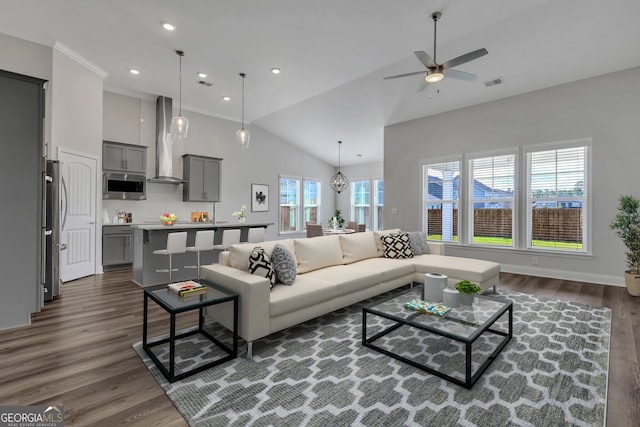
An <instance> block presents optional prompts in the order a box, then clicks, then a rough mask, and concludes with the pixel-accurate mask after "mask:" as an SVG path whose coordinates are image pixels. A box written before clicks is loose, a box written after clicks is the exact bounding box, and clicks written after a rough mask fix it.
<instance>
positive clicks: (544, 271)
mask: <svg viewBox="0 0 640 427" xmlns="http://www.w3.org/2000/svg"><path fill="white" fill-rule="evenodd" d="M500 271H504V272H505V273H514V274H526V275H528V276H538V277H549V278H551V279H561V280H573V281H576V282H587V283H597V284H600V285H610V286H622V287H624V286H625V284H624V274H622V273H621V274H620V276H609V275H605V274H593V273H580V272H576V271H563V270H550V269H548V268H539V267H528V266H522V265H513V264H500Z"/></svg>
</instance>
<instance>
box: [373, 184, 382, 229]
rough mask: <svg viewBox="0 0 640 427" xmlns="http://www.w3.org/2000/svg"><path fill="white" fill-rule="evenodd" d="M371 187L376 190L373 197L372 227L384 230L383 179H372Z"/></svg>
mask: <svg viewBox="0 0 640 427" xmlns="http://www.w3.org/2000/svg"><path fill="white" fill-rule="evenodd" d="M373 188H375V191H376V192H375V194H374V198H373V206H374V209H373V229H374V230H384V221H383V219H384V218H383V215H382V211H383V210H384V180H383V179H374V180H373Z"/></svg>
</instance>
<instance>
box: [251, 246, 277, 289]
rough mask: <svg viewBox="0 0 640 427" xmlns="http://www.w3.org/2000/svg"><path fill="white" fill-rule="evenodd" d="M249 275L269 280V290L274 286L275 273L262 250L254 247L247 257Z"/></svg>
mask: <svg viewBox="0 0 640 427" xmlns="http://www.w3.org/2000/svg"><path fill="white" fill-rule="evenodd" d="M249 273H251V274H255V275H256V276H261V277H265V278H267V279H269V283H270V285H271V288H273V285H275V284H276V272H275V271H274V270H273V265H272V264H271V260H270V259H269V255H267V254H266V252H265V251H264V249H262V248H261V247H260V246H256V247H255V248H253V250H252V251H251V255H249Z"/></svg>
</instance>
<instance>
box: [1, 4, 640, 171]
mask: <svg viewBox="0 0 640 427" xmlns="http://www.w3.org/2000/svg"><path fill="white" fill-rule="evenodd" d="M435 11H441V12H442V18H441V20H440V21H439V22H438V46H437V55H438V60H439V61H438V62H443V61H446V60H448V59H451V58H454V57H456V56H458V55H461V54H463V53H466V52H469V51H471V50H475V49H479V48H483V47H484V48H486V49H487V50H488V51H489V54H488V55H486V56H484V57H482V58H479V59H477V60H475V61H472V62H469V63H467V64H464V65H462V66H460V67H457V69H459V70H461V71H466V72H469V73H473V74H476V75H477V76H478V79H477V81H475V82H465V81H459V80H451V79H446V78H445V80H443V81H442V82H439V83H436V84H432V85H427V84H426V83H425V82H424V79H423V76H421V75H416V76H412V77H407V78H403V79H396V80H383V77H385V76H389V75H394V74H401V73H408V72H413V71H420V70H422V69H423V66H422V65H421V63H420V62H419V61H418V60H417V59H416V57H415V56H414V54H413V52H414V51H418V50H423V51H426V52H427V53H428V54H430V55H433V22H432V21H431V19H430V15H431V14H432V13H433V12H435ZM638 18H640V1H638V0H610V1H608V2H602V1H595V0H563V1H552V0H528V1H513V0H483V1H472V0H449V1H447V0H432V1H427V0H397V1H389V0H323V1H317V0H268V1H266V0H234V1H228V0H227V1H225V0H189V1H176V0H135V1H131V0H56V1H51V0H3V1H2V13H0V33H5V34H9V35H12V36H15V37H19V38H22V39H26V40H30V41H34V42H37V43H41V44H45V45H48V46H54V44H55V43H61V44H62V45H64V46H66V47H67V48H69V49H71V50H72V51H74V52H76V53H77V54H79V55H80V56H82V57H83V58H85V59H86V60H88V61H89V62H91V63H93V64H95V65H96V66H97V67H99V68H101V69H103V70H104V71H106V72H107V73H108V74H107V77H106V79H105V89H106V90H112V91H115V92H119V93H124V94H130V95H134V96H141V97H144V98H149V99H155V97H157V96H158V95H164V96H169V97H171V98H173V99H174V106H176V105H177V104H176V102H177V100H178V98H179V96H178V93H179V85H178V74H179V67H178V57H177V55H176V54H175V50H176V49H181V50H184V52H185V56H184V58H183V63H182V64H183V65H182V75H183V85H182V107H183V110H187V111H197V112H200V113H204V114H208V115H211V116H216V117H222V118H227V119H232V120H236V121H240V112H241V103H240V100H241V80H240V77H239V76H238V74H239V73H241V72H244V73H246V74H247V78H246V82H245V87H246V95H245V100H246V101H245V102H246V110H245V121H246V122H248V123H250V124H249V126H248V128H249V129H251V126H253V125H256V126H260V127H262V128H264V129H266V130H267V131H269V132H271V133H273V134H274V135H276V136H278V137H279V138H281V139H282V140H284V141H287V142H289V143H291V144H294V145H297V146H300V147H301V148H303V149H304V150H306V151H308V152H310V153H311V154H313V155H315V156H317V157H319V158H321V159H323V160H325V161H326V162H328V163H330V164H334V165H336V164H337V163H338V153H337V150H336V144H335V143H336V141H337V140H342V141H343V142H344V143H343V145H342V164H343V165H352V164H359V163H370V162H379V161H382V156H383V129H384V126H386V125H389V124H393V123H398V122H403V121H406V120H411V119H415V118H418V117H424V116H428V115H432V114H437V113H440V112H444V111H449V110H452V109H457V108H461V107H465V106H469V105H474V104H478V103H482V102H487V101H491V100H495V99H499V98H503V97H507V96H512V95H516V94H520V93H525V92H529V91H533V90H537V89H541V88H545V87H550V86H555V85H558V84H562V83H566V82H570V81H575V80H579V79H583V78H587V77H593V76H598V75H602V74H605V73H609V72H613V71H618V70H622V69H627V68H631V67H635V66H640V43H638V40H640V25H638V24H637V21H638ZM163 22H171V23H173V24H175V26H176V29H175V31H173V32H167V31H166V30H164V29H163V28H162V26H161V24H162V23H163ZM273 67H279V68H280V69H281V70H282V72H281V73H280V74H278V75H275V74H272V73H271V68H273ZM131 68H135V69H138V70H139V71H140V74H139V75H132V74H131V73H130V72H129V70H130V69H131ZM197 72H205V73H207V74H208V76H207V77H206V78H200V77H197V76H196V73H197ZM496 78H501V79H502V80H503V83H502V84H499V85H495V86H491V87H487V86H486V85H485V82H487V81H491V80H494V79H496ZM198 80H203V81H206V82H208V83H211V85H210V86H207V85H203V84H199V83H197V81H198ZM223 96H229V97H230V98H231V100H230V101H223V100H222V97H223ZM185 115H187V114H185ZM187 116H188V115H187ZM252 144H260V141H259V140H258V139H255V138H252Z"/></svg>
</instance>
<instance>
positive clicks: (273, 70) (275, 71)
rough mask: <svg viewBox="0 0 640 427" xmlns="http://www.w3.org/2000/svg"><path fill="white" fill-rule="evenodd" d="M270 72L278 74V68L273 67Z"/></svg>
mask: <svg viewBox="0 0 640 427" xmlns="http://www.w3.org/2000/svg"><path fill="white" fill-rule="evenodd" d="M271 72H272V73H273V74H280V68H278V67H273V68H272V69H271Z"/></svg>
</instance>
